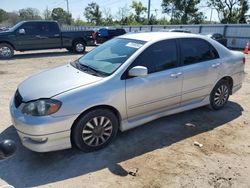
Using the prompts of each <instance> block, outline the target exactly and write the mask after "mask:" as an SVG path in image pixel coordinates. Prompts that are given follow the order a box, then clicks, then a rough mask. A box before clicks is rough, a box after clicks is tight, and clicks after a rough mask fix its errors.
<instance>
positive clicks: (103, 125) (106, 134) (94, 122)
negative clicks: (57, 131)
mask: <svg viewBox="0 0 250 188" xmlns="http://www.w3.org/2000/svg"><path fill="white" fill-rule="evenodd" d="M112 131H113V126H112V123H111V120H110V119H109V118H107V117H104V116H99V117H94V118H92V119H91V120H89V121H88V122H87V123H86V124H85V126H84V128H83V131H82V139H83V141H84V143H85V144H86V145H88V146H91V147H97V146H100V145H102V144H104V143H105V142H107V141H108V140H109V138H110V137H111V135H112Z"/></svg>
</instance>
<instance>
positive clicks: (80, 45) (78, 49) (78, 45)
mask: <svg viewBox="0 0 250 188" xmlns="http://www.w3.org/2000/svg"><path fill="white" fill-rule="evenodd" d="M72 49H73V51H74V52H75V53H77V54H81V53H84V52H85V49H86V45H85V42H83V41H76V42H75V43H74V44H73V48H72Z"/></svg>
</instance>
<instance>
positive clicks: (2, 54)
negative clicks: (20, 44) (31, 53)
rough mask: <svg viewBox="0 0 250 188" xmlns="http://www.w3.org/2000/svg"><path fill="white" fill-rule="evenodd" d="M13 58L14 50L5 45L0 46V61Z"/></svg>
mask: <svg viewBox="0 0 250 188" xmlns="http://www.w3.org/2000/svg"><path fill="white" fill-rule="evenodd" d="M13 56H14V49H13V47H12V46H11V45H9V44H7V43H1V44H0V59H10V58H12V57H13Z"/></svg>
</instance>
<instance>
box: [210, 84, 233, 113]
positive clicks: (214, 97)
mask: <svg viewBox="0 0 250 188" xmlns="http://www.w3.org/2000/svg"><path fill="white" fill-rule="evenodd" d="M229 91H230V86H229V84H228V82H227V81H226V80H221V81H219V82H218V83H217V84H216V85H215V87H214V89H213V91H212V92H211V94H210V106H211V108H212V109H214V110H219V109H221V108H223V107H224V106H225V104H226V103H227V101H228V98H229V93H230V92H229Z"/></svg>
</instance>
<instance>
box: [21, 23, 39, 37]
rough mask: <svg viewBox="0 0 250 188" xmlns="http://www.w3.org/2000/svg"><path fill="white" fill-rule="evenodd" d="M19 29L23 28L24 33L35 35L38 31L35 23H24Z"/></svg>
mask: <svg viewBox="0 0 250 188" xmlns="http://www.w3.org/2000/svg"><path fill="white" fill-rule="evenodd" d="M19 29H24V30H25V34H26V35H37V34H38V33H39V30H38V25H37V23H24V24H23V25H22V26H21V27H19Z"/></svg>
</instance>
